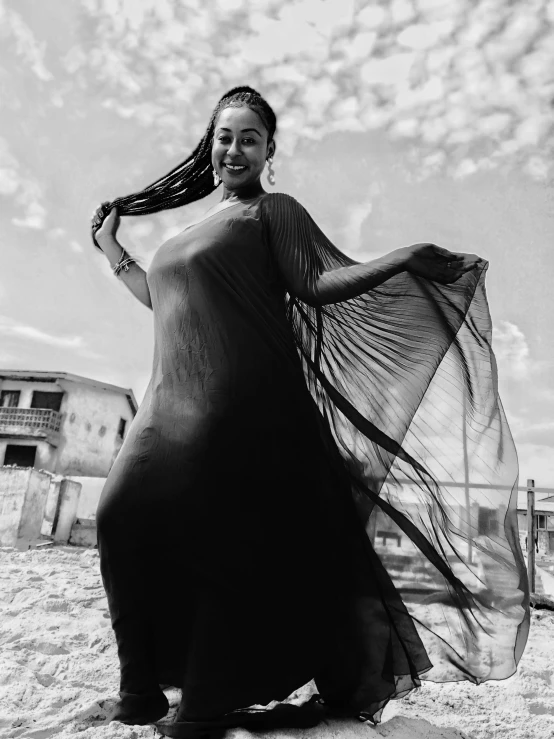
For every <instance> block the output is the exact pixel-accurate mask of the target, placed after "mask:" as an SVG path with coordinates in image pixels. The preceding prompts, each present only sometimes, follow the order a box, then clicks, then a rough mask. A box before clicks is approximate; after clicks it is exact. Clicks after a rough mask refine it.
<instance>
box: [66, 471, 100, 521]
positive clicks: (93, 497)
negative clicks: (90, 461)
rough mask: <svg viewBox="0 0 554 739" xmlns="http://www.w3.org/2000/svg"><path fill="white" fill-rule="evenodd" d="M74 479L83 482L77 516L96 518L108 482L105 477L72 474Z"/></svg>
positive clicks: (80, 517)
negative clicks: (99, 502)
mask: <svg viewBox="0 0 554 739" xmlns="http://www.w3.org/2000/svg"><path fill="white" fill-rule="evenodd" d="M71 479H72V480H75V481H76V482H79V483H80V484H81V494H80V496H79V505H78V506H77V518H79V519H87V520H91V519H94V518H96V509H97V508H98V501H99V500H100V495H101V494H102V490H103V489H104V485H105V484H106V478H105V477H78V476H73V475H72V476H71Z"/></svg>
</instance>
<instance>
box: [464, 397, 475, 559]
mask: <svg viewBox="0 0 554 739" xmlns="http://www.w3.org/2000/svg"><path fill="white" fill-rule="evenodd" d="M462 412H463V418H462V450H463V455H464V491H465V508H466V527H467V561H468V564H473V531H472V529H471V498H470V496H469V457H468V453H467V428H466V423H467V420H466V419H467V399H466V386H465V383H464V385H463V388H462Z"/></svg>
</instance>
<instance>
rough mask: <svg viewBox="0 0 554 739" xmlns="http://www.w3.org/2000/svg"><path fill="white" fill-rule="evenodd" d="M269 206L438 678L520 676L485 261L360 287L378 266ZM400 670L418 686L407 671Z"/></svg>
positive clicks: (360, 490)
mask: <svg viewBox="0 0 554 739" xmlns="http://www.w3.org/2000/svg"><path fill="white" fill-rule="evenodd" d="M266 207H267V211H268V221H269V223H270V226H269V233H270V237H269V238H270V243H271V248H272V252H273V254H274V255H275V259H276V262H277V265H278V267H279V269H280V272H281V273H282V275H283V279H284V283H285V285H286V288H287V290H288V293H289V294H288V299H287V316H288V319H289V321H290V324H291V326H292V329H293V332H294V337H295V342H296V346H297V347H298V350H299V353H300V355H301V357H302V361H303V367H304V372H305V377H306V381H307V384H308V386H309V388H310V391H311V393H312V396H313V398H314V400H315V401H316V403H317V405H318V408H319V409H320V411H321V413H322V415H323V417H324V418H325V421H326V423H327V424H328V426H329V428H330V429H331V431H332V435H333V439H334V441H335V443H336V445H337V447H338V449H339V451H340V454H341V457H342V460H343V463H344V465H345V467H346V468H347V470H348V473H349V477H350V481H351V486H352V491H353V494H354V497H355V500H356V503H357V510H358V515H359V517H360V519H361V520H362V521H363V523H364V526H365V530H366V533H367V537H368V540H369V541H370V542H371V544H372V547H373V548H374V550H375V552H376V554H377V556H378V557H379V559H380V561H381V562H382V564H383V566H384V567H385V569H386V571H387V572H388V574H389V575H390V577H391V579H392V581H393V583H394V586H395V588H396V589H397V591H398V593H399V594H400V595H401V597H402V601H403V603H404V604H405V606H406V608H407V610H408V612H409V614H410V616H411V618H412V619H413V622H414V624H415V627H416V629H417V632H418V635H419V637H420V638H421V640H422V642H423V644H424V645H425V650H426V652H427V654H428V656H429V659H430V661H431V663H432V667H431V668H430V669H429V671H428V672H426V677H427V678H429V679H433V680H437V681H444V680H460V679H467V680H470V681H473V682H476V683H479V682H481V681H483V680H487V679H499V678H505V677H507V676H509V675H510V674H512V673H513V672H514V670H515V668H516V665H517V662H518V660H519V658H520V656H521V654H522V651H523V648H524V646H525V642H526V638H527V633H528V623H529V622H528V586H527V578H526V573H525V568H524V562H523V557H522V554H521V550H520V546H519V538H518V531H517V514H516V503H517V484H518V466H517V456H516V451H515V447H514V444H513V441H512V437H511V434H510V431H509V428H508V425H507V422H506V417H505V414H504V411H503V408H502V404H501V402H500V398H499V396H498V384H497V368H496V363H495V358H494V355H493V352H492V348H491V320H490V316H489V311H488V306H487V300H486V293H485V272H486V267H487V265H486V263H485V267H484V268H483V269H482V270H478V271H477V270H474V271H472V272H470V273H468V274H466V275H464V276H463V277H462V278H461V279H460V280H458V281H457V282H456V283H454V284H451V285H448V286H443V285H440V284H438V283H436V282H430V281H427V280H424V279H421V278H417V277H414V276H413V275H411V274H409V273H402V274H400V275H397V276H394V277H392V278H391V279H389V280H387V281H386V282H385V283H383V284H382V285H380V286H378V287H375V288H373V289H371V290H370V291H368V292H364V293H361V290H360V288H361V287H362V288H363V281H364V276H365V275H364V273H365V272H367V267H366V265H363V264H361V265H359V264H356V263H355V262H354V261H353V260H351V259H349V258H348V257H346V256H345V255H344V254H343V253H341V252H340V251H339V250H338V249H337V248H335V246H334V245H333V244H332V243H331V242H330V241H329V239H327V238H326V237H325V235H324V234H323V233H322V231H321V230H320V229H319V228H318V226H317V225H316V224H315V222H314V221H313V220H312V219H311V217H310V216H309V215H308V213H307V212H306V211H305V209H304V208H302V206H300V204H299V203H297V202H296V201H295V200H293V199H292V198H290V197H288V196H283V195H276V196H274V197H272V198H271V199H270V200H269V202H267V201H266ZM360 293H361V294H360ZM345 298H346V300H344V299H345ZM395 679H396V680H399V681H400V682H401V683H402V684H406V676H405V675H402V674H401V671H396V670H395ZM407 682H408V684H409V682H410V681H407ZM413 682H414V683H415V682H417V681H413Z"/></svg>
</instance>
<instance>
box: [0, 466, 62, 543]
mask: <svg viewBox="0 0 554 739" xmlns="http://www.w3.org/2000/svg"><path fill="white" fill-rule="evenodd" d="M50 481H51V475H49V474H48V473H47V472H39V471H38V470H35V469H32V468H30V467H0V545H1V546H15V545H16V543H17V541H18V539H22V538H23V539H28V540H33V539H38V538H39V537H40V533H41V526H42V521H43V517H44V510H45V506H46V500H47V497H48V490H49V488H50Z"/></svg>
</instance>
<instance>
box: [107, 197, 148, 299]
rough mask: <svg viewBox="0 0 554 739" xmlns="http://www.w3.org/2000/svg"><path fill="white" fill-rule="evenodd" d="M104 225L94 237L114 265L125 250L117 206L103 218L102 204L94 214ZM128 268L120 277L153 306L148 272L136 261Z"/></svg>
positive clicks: (136, 295) (138, 297) (122, 271)
mask: <svg viewBox="0 0 554 739" xmlns="http://www.w3.org/2000/svg"><path fill="white" fill-rule="evenodd" d="M95 218H96V219H97V221H98V222H100V223H101V224H102V225H101V226H100V228H99V229H98V230H97V231H95V232H94V237H95V239H96V242H97V243H98V246H99V247H100V248H101V249H102V251H103V252H104V254H105V255H106V257H107V258H108V260H109V262H110V265H111V266H112V267H114V266H115V265H116V264H117V263H118V262H119V260H120V259H121V256H122V254H123V252H124V249H123V247H122V246H121V244H120V243H119V241H118V240H117V238H116V233H117V229H118V227H119V222H120V217H119V214H118V212H117V208H112V209H111V210H110V212H109V213H108V215H107V216H106V217H105V218H104V220H103V221H102V218H103V211H102V206H100V207H99V208H98V209H97V211H96V212H95V214H94V216H93V221H94V219H95ZM127 266H128V269H126V270H125V269H123V270H121V271H120V272H119V278H120V279H121V281H122V282H123V283H124V284H125V286H126V287H127V288H128V289H129V290H130V291H131V292H132V293H133V295H134V296H135V298H137V300H140V302H141V303H142V304H143V305H145V306H146V307H147V308H152V300H151V298H150V290H149V289H148V283H147V281H146V272H145V271H144V270H143V269H142V267H139V265H138V264H137V263H136V262H131V263H130V264H128V265H127Z"/></svg>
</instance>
